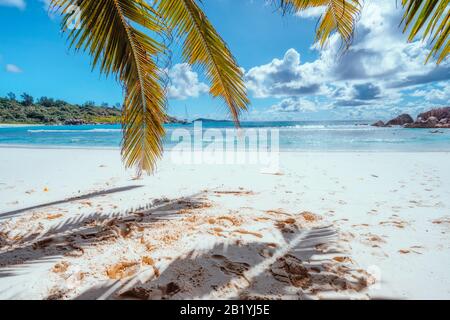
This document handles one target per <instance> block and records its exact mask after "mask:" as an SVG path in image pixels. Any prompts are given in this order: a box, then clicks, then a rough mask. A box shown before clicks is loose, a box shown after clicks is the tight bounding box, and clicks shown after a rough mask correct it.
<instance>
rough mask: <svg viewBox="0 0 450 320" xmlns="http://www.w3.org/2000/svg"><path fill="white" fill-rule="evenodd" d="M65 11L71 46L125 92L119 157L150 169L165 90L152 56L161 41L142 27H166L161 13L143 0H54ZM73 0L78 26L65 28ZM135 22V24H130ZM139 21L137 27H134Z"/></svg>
mask: <svg viewBox="0 0 450 320" xmlns="http://www.w3.org/2000/svg"><path fill="white" fill-rule="evenodd" d="M52 3H53V5H55V6H57V7H59V8H60V10H61V13H62V15H63V21H62V26H63V31H67V32H68V38H69V40H70V43H71V46H72V47H75V48H76V49H77V50H83V51H87V52H88V53H89V54H90V55H91V57H92V67H93V68H95V67H97V66H98V67H99V68H100V71H101V72H102V73H104V74H106V75H109V74H111V73H112V74H114V75H116V76H117V78H118V80H119V81H120V82H121V83H122V85H123V87H124V93H125V102H124V109H123V131H124V137H123V141H122V157H123V159H124V162H125V165H126V166H127V167H132V166H136V167H137V169H138V171H139V173H141V172H142V171H146V172H149V173H150V172H152V171H153V170H154V167H155V162H156V160H157V158H158V157H160V155H161V152H162V143H161V139H162V136H163V135H164V127H163V124H164V119H165V116H166V115H165V92H164V90H163V88H162V85H161V72H160V69H159V68H158V65H157V63H156V62H155V59H156V57H157V56H158V55H159V54H161V53H162V52H163V51H164V46H163V45H162V44H161V43H159V42H158V41H156V40H155V39H154V38H152V37H150V36H148V35H147V34H146V33H144V32H143V31H141V30H142V29H143V28H144V29H146V30H147V31H149V32H150V33H152V34H155V35H157V34H160V33H161V32H164V30H163V27H162V24H161V22H160V17H159V16H158V15H157V13H156V12H155V11H154V10H153V9H152V8H151V7H150V6H149V5H148V4H147V3H146V2H145V1H144V0H83V1H79V0H52ZM72 6H77V7H78V8H79V13H80V17H79V18H80V23H79V24H78V28H75V29H72V30H69V29H68V28H67V25H69V22H70V20H71V19H73V14H74V13H73V12H72V10H71V8H73V7H72ZM134 25H136V27H135V26H134ZM138 26H140V29H138Z"/></svg>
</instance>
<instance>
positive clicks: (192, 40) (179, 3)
mask: <svg viewBox="0 0 450 320" xmlns="http://www.w3.org/2000/svg"><path fill="white" fill-rule="evenodd" d="M157 11H158V12H159V13H160V14H161V16H162V17H163V19H165V21H166V23H167V25H168V26H169V28H171V30H173V31H174V32H175V33H176V34H177V35H178V36H179V37H181V38H183V40H184V42H183V57H184V59H185V61H186V62H187V63H189V64H191V65H198V66H200V67H201V68H202V69H204V70H205V71H206V72H205V73H206V76H207V78H208V79H209V81H210V82H211V89H210V93H211V95H212V96H214V97H221V98H222V99H223V100H224V101H225V103H226V104H227V106H228V108H229V110H230V112H231V115H232V117H233V119H234V121H235V122H236V123H237V124H238V123H239V113H240V111H242V110H246V109H247V105H248V104H249V100H248V98H247V93H246V89H245V84H244V80H243V72H242V71H241V69H240V68H239V67H238V65H237V63H236V61H235V59H234V57H233V55H232V54H231V52H230V50H229V49H228V47H227V45H226V44H225V42H224V41H223V40H222V38H221V37H220V36H219V34H218V33H217V32H216V30H215V29H214V27H213V26H212V24H211V23H210V22H209V20H208V18H207V17H206V16H205V14H204V13H203V11H202V10H201V9H200V8H199V6H198V5H197V3H196V1H195V0H159V2H158V6H157Z"/></svg>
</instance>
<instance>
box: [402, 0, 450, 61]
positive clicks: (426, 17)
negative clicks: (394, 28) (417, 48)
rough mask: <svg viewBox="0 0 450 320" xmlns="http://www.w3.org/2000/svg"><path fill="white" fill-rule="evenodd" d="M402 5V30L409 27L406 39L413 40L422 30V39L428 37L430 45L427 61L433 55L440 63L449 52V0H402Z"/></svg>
mask: <svg viewBox="0 0 450 320" xmlns="http://www.w3.org/2000/svg"><path fill="white" fill-rule="evenodd" d="M402 5H403V7H404V8H405V14H404V16H403V20H402V22H403V23H404V24H405V26H404V29H403V32H406V31H407V30H408V29H409V28H410V29H411V31H410V33H409V37H408V41H413V40H414V38H415V37H416V36H417V35H418V34H419V32H420V31H421V30H423V33H422V37H423V39H425V38H427V37H429V38H430V45H431V51H430V54H429V55H428V58H427V61H428V60H429V59H430V58H431V57H432V56H434V57H436V58H437V63H438V64H439V63H441V62H442V61H443V60H444V58H445V57H446V56H447V55H448V54H449V52H450V39H449V38H448V36H449V34H450V5H449V0H402Z"/></svg>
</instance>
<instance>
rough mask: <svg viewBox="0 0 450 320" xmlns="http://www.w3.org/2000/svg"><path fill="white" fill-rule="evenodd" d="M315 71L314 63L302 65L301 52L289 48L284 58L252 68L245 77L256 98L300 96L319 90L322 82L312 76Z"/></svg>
mask: <svg viewBox="0 0 450 320" xmlns="http://www.w3.org/2000/svg"><path fill="white" fill-rule="evenodd" d="M314 72H316V70H314V66H313V65H312V64H310V63H306V64H303V65H302V64H301V62H300V54H299V53H298V52H297V51H295V50H294V49H289V50H288V51H287V52H286V54H285V55H284V57H283V59H281V60H280V59H273V60H272V62H270V63H268V64H265V65H262V66H257V67H254V68H251V69H250V70H249V71H248V72H247V73H246V74H245V79H246V83H247V88H248V89H249V90H250V91H252V92H253V94H254V96H255V97H256V98H266V97H287V96H299V95H304V94H316V93H318V92H319V90H320V88H321V86H320V83H319V82H318V81H317V78H314V77H310V76H311V74H313V73H314Z"/></svg>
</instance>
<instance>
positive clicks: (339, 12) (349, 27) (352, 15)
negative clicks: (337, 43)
mask: <svg viewBox="0 0 450 320" xmlns="http://www.w3.org/2000/svg"><path fill="white" fill-rule="evenodd" d="M278 4H279V5H280V7H281V9H282V10H283V12H299V11H302V10H306V9H309V8H316V7H324V13H323V14H322V16H321V17H320V19H319V23H318V27H317V32H316V42H318V43H319V45H320V46H321V47H323V46H324V45H325V44H326V41H327V40H328V39H329V37H330V36H331V34H332V33H333V32H338V33H339V35H340V36H341V38H342V40H343V41H344V43H345V44H346V46H347V47H348V46H349V45H350V43H351V40H352V37H353V31H354V29H355V24H356V20H357V18H358V15H359V13H360V11H361V0H278Z"/></svg>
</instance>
